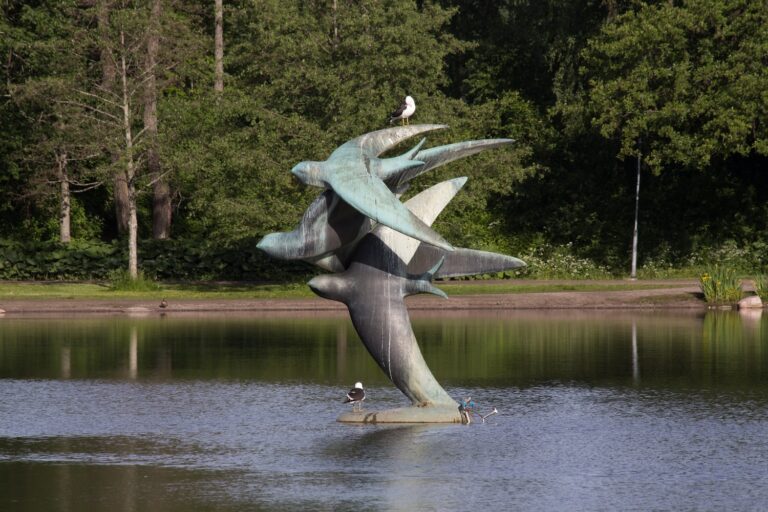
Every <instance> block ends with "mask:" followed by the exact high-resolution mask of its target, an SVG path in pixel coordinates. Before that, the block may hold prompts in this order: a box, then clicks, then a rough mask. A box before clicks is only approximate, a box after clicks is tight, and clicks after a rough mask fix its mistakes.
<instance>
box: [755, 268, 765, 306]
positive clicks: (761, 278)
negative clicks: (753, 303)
mask: <svg viewBox="0 0 768 512" xmlns="http://www.w3.org/2000/svg"><path fill="white" fill-rule="evenodd" d="M755 293H757V296H758V297H760V299H761V300H762V301H763V302H766V301H768V274H760V275H758V276H757V277H755Z"/></svg>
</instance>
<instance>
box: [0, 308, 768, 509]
mask: <svg viewBox="0 0 768 512" xmlns="http://www.w3.org/2000/svg"><path fill="white" fill-rule="evenodd" d="M766 318H768V315H764V316H763V317H760V316H759V315H757V316H740V315H738V314H736V313H717V314H708V315H706V316H704V315H694V314H691V313H678V314H661V313H633V314H628V313H617V312H595V313H567V312H553V313H547V314H544V313H538V314H534V313H509V312H506V313H503V314H501V313H500V314H493V315H484V316H478V313H477V312H472V313H469V312H467V313H463V314H462V313H460V314H452V315H451V316H450V317H439V316H433V317H431V316H417V317H415V318H414V319H413V324H414V330H415V332H416V335H417V337H418V339H419V340H420V343H421V345H422V350H423V352H424V355H425V358H426V360H427V362H428V364H429V365H430V367H431V368H432V370H433V372H434V373H435V375H436V376H437V378H438V380H440V381H441V382H442V383H443V384H444V386H445V387H446V389H447V390H448V391H449V392H450V393H451V394H452V395H453V396H455V397H462V396H467V395H471V396H472V397H473V399H474V400H475V402H477V404H478V406H479V407H480V409H482V410H485V411H487V410H490V409H492V408H493V407H497V408H498V410H499V414H498V415H495V416H491V417H490V418H489V420H488V422H487V423H485V424H472V425H469V426H458V425H451V426H388V427H384V426H371V425H366V426H350V425H343V424H339V423H337V422H336V421H335V420H336V417H337V416H338V415H339V414H340V413H341V412H344V411H345V410H346V409H345V406H344V405H343V404H341V403H340V401H341V398H343V396H344V393H345V391H346V389H347V388H349V387H350V385H351V384H352V383H353V382H354V381H356V380H362V381H363V382H364V383H365V384H366V388H367V391H368V396H369V399H368V400H367V401H366V407H367V408H369V409H373V408H385V407H396V406H401V405H405V399H404V397H403V396H402V395H401V394H400V392H399V391H397V390H396V389H394V388H393V387H392V385H391V384H389V383H388V382H387V381H386V379H385V378H384V376H383V374H382V373H381V371H380V370H379V369H378V367H376V366H375V364H374V363H373V362H372V360H371V359H370V356H368V354H367V352H366V351H365V349H364V347H363V346H362V345H361V344H360V342H359V341H358V340H357V338H356V335H355V333H354V331H353V330H352V327H351V324H350V323H349V321H348V319H347V318H346V317H345V316H328V317H323V316H314V317H292V316H281V317H256V316H254V317H238V316H224V317H213V316H209V317H174V316H168V317H165V318H136V319H131V318H124V317H102V318H85V319H52V318H34V319H32V318H5V319H2V320H0V510H3V511H6V510H7V511H16V510H25V511H27V510H28V511H59V510H60V511H80V510H109V511H110V512H113V511H114V512H117V511H196V510H409V511H411V510H413V511H415V510H536V511H539V510H606V511H607V510H763V509H764V508H765V504H766V503H768V470H766V468H767V467H768V466H767V464H768V320H767V319H766Z"/></svg>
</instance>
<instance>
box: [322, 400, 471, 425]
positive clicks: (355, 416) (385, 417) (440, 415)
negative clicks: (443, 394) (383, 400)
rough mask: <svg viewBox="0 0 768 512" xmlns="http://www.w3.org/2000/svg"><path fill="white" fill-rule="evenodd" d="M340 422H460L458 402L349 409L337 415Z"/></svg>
mask: <svg viewBox="0 0 768 512" xmlns="http://www.w3.org/2000/svg"><path fill="white" fill-rule="evenodd" d="M336 421H338V422H340V423H371V424H376V423H458V424H461V423H462V420H461V414H460V413H459V404H456V406H427V407H399V408H397V409H383V410H379V411H371V410H365V409H363V410H362V411H350V412H346V413H344V414H342V415H341V416H339V417H338V418H337V419H336Z"/></svg>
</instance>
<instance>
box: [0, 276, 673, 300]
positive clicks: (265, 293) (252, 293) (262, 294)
mask: <svg viewBox="0 0 768 512" xmlns="http://www.w3.org/2000/svg"><path fill="white" fill-rule="evenodd" d="M435 284H436V285H437V286H438V287H439V288H441V289H442V290H444V291H445V292H446V293H447V294H448V295H454V296H457V295H477V294H506V293H537V292H561V291H589V292H599V291H621V290H649V289H654V288H671V287H675V286H676V285H670V284H669V283H661V282H660V283H657V284H654V283H642V284H640V283H631V282H616V281H605V282H600V281H590V282H588V283H586V282H585V283H574V282H568V283H560V284H558V283H537V282H536V281H526V282H525V283H519V282H515V281H513V280H512V281H501V282H499V281H494V282H487V281H485V282H484V281H477V282H474V281H471V282H467V281H464V282H455V281H446V282H443V281H438V282H436V283H435ZM680 286H682V285H680ZM163 297H165V298H166V299H216V300H221V299H241V300H242V299H294V298H311V297H315V295H314V294H313V293H312V291H311V290H310V289H309V287H307V285H306V284H305V283H293V284H252V283H218V282H203V283H163V282H159V283H157V289H156V290H124V289H117V290H116V289H114V287H113V286H112V283H109V282H105V283H86V282H76V283H72V282H0V300H2V299H5V300H9V299H25V300H45V299H53V300H55V299H65V300H68V299H83V300H94V299H103V300H110V299H159V298H163Z"/></svg>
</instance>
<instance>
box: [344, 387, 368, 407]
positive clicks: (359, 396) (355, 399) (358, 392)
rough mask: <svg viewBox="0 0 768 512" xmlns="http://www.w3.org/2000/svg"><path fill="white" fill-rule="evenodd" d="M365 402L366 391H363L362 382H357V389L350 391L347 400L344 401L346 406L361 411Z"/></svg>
mask: <svg viewBox="0 0 768 512" xmlns="http://www.w3.org/2000/svg"><path fill="white" fill-rule="evenodd" d="M363 400H365V390H364V389H363V383H362V382H355V387H353V388H352V389H350V390H349V392H348V393H347V398H345V399H344V402H343V403H345V404H349V403H351V404H352V410H353V411H354V410H357V411H360V410H361V409H362V408H363Z"/></svg>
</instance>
